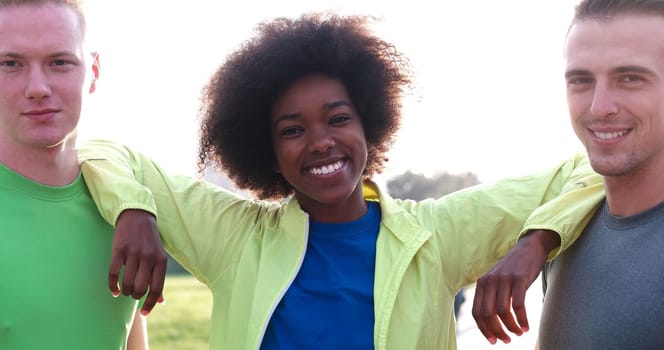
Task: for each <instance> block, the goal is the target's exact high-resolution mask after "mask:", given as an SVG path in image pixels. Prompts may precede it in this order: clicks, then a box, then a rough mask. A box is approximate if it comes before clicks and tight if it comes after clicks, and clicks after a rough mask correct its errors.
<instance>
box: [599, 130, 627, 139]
mask: <svg viewBox="0 0 664 350" xmlns="http://www.w3.org/2000/svg"><path fill="white" fill-rule="evenodd" d="M626 134H627V130H622V131H611V132H599V131H593V135H595V137H597V138H598V139H600V140H613V139H617V138H619V137H621V136H624V135H626Z"/></svg>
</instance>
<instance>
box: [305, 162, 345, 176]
mask: <svg viewBox="0 0 664 350" xmlns="http://www.w3.org/2000/svg"><path fill="white" fill-rule="evenodd" d="M343 164H344V163H343V162H342V161H338V162H335V163H332V164H329V165H324V166H322V167H318V168H310V169H309V172H310V173H312V174H314V175H325V174H329V173H331V172H333V171H336V170H339V168H341V166H342V165H343Z"/></svg>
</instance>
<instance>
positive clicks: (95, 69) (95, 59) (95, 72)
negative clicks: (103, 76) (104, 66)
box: [89, 51, 101, 93]
mask: <svg viewBox="0 0 664 350" xmlns="http://www.w3.org/2000/svg"><path fill="white" fill-rule="evenodd" d="M91 55H92V67H91V68H92V79H90V91H89V92H90V93H93V92H95V90H96V89H97V79H99V68H100V67H101V66H100V65H99V54H98V53H97V52H96V51H94V52H92V53H91Z"/></svg>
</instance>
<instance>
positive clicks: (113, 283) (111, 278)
mask: <svg viewBox="0 0 664 350" xmlns="http://www.w3.org/2000/svg"><path fill="white" fill-rule="evenodd" d="M124 263H125V256H124V253H123V252H122V251H120V250H117V251H116V250H114V251H113V253H112V255H111V264H110V266H109V268H108V289H110V290H111V294H112V295H113V296H114V297H117V296H119V295H120V286H119V278H120V271H121V270H122V265H124Z"/></svg>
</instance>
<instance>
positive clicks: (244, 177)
mask: <svg viewBox="0 0 664 350" xmlns="http://www.w3.org/2000/svg"><path fill="white" fill-rule="evenodd" d="M369 20H370V18H369V17H365V16H339V15H332V14H306V15H303V16H301V17H299V18H297V19H289V18H277V19H274V20H272V21H269V22H264V23H262V24H259V26H258V28H257V29H258V35H257V36H255V37H253V38H252V39H250V40H248V41H246V42H244V44H243V45H242V46H241V47H240V49H238V50H237V51H235V52H234V53H233V54H231V55H230V56H229V57H228V59H227V60H226V62H225V63H224V64H223V65H222V66H221V67H220V68H219V69H218V70H217V71H216V73H215V74H214V75H213V76H212V78H211V80H210V82H209V84H208V85H207V86H206V88H205V89H204V91H203V96H202V101H201V102H202V107H201V133H200V145H199V147H200V148H199V162H200V163H199V165H200V166H201V168H205V166H206V164H208V162H210V161H211V162H212V163H214V164H215V165H216V166H217V167H219V168H221V169H222V170H223V171H225V172H226V173H227V175H228V176H229V177H230V179H231V180H232V181H233V182H234V183H235V184H236V185H237V186H238V187H239V188H241V189H245V190H249V191H251V192H253V193H255V194H256V195H257V196H258V197H259V198H263V199H267V198H271V199H279V198H283V197H287V196H289V195H291V194H292V193H293V188H292V186H291V185H290V184H289V183H288V182H287V181H286V180H285V179H284V178H283V177H282V176H281V174H279V173H277V172H275V171H274V168H273V164H274V163H275V154H274V149H273V146H272V139H271V130H270V128H271V126H270V113H271V110H272V107H273V104H274V102H275V100H276V99H277V98H278V96H279V94H280V93H281V92H282V91H283V90H284V89H285V88H287V87H288V86H289V85H291V84H292V83H294V82H295V81H296V80H297V79H299V78H301V77H303V76H305V75H309V74H314V73H319V74H325V75H328V76H331V77H334V78H337V79H339V80H341V82H342V83H343V84H344V86H345V87H346V90H347V91H348V94H349V96H350V98H351V100H352V102H353V104H354V105H355V107H356V109H357V111H358V113H359V115H360V117H361V119H362V124H363V127H364V132H365V137H366V140H367V146H368V149H369V151H368V158H367V165H366V168H365V170H364V174H363V176H364V178H369V177H371V176H372V175H373V174H375V173H380V172H381V171H382V170H383V167H384V164H385V162H386V161H387V157H386V155H385V153H386V152H387V151H388V149H389V147H390V146H391V144H392V142H393V139H394V135H395V133H396V131H397V130H398V128H399V124H400V119H401V97H402V94H403V92H404V90H405V88H406V87H409V86H410V84H411V78H410V76H411V74H410V68H409V64H408V60H407V59H406V58H405V57H404V56H403V55H402V54H400V53H399V52H398V51H397V50H396V48H395V47H394V45H392V44H390V43H387V42H385V41H384V40H381V39H380V38H378V37H376V36H375V35H374V34H372V32H371V31H370V30H369V28H368V23H369Z"/></svg>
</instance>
